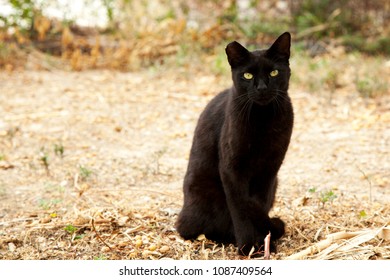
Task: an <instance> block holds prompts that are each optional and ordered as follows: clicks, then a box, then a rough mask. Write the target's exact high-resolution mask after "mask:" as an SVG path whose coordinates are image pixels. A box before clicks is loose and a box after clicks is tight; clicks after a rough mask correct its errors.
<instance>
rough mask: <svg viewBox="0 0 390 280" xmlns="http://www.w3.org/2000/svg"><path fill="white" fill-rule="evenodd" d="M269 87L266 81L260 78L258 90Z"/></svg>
mask: <svg viewBox="0 0 390 280" xmlns="http://www.w3.org/2000/svg"><path fill="white" fill-rule="evenodd" d="M266 88H267V85H266V84H265V83H264V81H263V80H259V83H258V84H257V89H258V90H264V89H266Z"/></svg>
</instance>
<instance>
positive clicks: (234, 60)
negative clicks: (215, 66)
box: [225, 41, 250, 68]
mask: <svg viewBox="0 0 390 280" xmlns="http://www.w3.org/2000/svg"><path fill="white" fill-rule="evenodd" d="M225 51H226V54H227V57H228V61H229V64H230V66H231V67H232V68H236V67H239V66H242V65H243V64H245V63H247V61H248V60H249V58H250V53H249V51H248V50H247V49H246V48H244V47H243V46H242V45H241V44H240V43H238V42H236V41H234V42H231V43H229V44H228V45H227V47H226V49H225Z"/></svg>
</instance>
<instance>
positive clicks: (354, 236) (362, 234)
mask: <svg viewBox="0 0 390 280" xmlns="http://www.w3.org/2000/svg"><path fill="white" fill-rule="evenodd" d="M384 228H385V227H382V228H380V229H375V230H365V231H356V232H345V231H344V232H337V233H333V234H329V235H328V236H327V238H326V239H325V240H322V241H320V242H318V243H317V244H314V245H312V246H310V247H309V248H307V249H305V250H303V251H301V252H299V253H296V254H294V255H291V256H289V257H287V258H286V259H287V260H299V259H303V258H304V257H306V256H308V255H312V254H313V253H317V252H321V251H322V250H324V249H325V248H327V247H329V246H331V245H332V243H333V242H334V241H336V240H340V239H350V238H351V239H350V240H349V241H345V243H344V244H341V245H337V246H335V247H334V248H332V249H333V250H336V249H337V250H341V251H345V250H348V249H350V248H352V247H355V246H357V245H359V244H361V243H364V242H367V241H369V240H371V239H372V238H374V237H375V236H377V235H380V234H381V233H382V232H383V229H384Z"/></svg>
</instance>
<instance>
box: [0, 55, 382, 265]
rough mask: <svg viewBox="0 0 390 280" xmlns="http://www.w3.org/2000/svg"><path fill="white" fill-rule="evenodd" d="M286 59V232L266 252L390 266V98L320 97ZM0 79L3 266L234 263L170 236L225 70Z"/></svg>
mask: <svg viewBox="0 0 390 280" xmlns="http://www.w3.org/2000/svg"><path fill="white" fill-rule="evenodd" d="M292 64H293V66H294V67H295V68H293V69H295V73H297V74H296V75H300V77H301V78H300V79H299V80H293V84H292V87H291V96H292V98H293V100H294V105H295V112H296V123H295V130H294V134H293V139H292V143H291V146H290V149H289V152H288V155H287V158H286V161H285V164H284V165H283V167H282V170H281V172H280V187H279V190H278V194H277V201H276V203H275V206H274V209H273V210H272V214H273V215H276V216H280V217H282V219H283V220H285V221H286V224H287V232H286V235H285V236H284V237H283V238H282V239H281V240H280V241H279V242H278V252H277V253H276V254H271V257H270V258H271V259H289V258H303V259H389V258H390V255H389V252H390V240H389V236H388V235H389V228H388V227H389V222H390V205H389V195H390V194H389V187H390V173H389V170H390V166H389V160H388V159H389V156H390V154H389V152H390V151H389V149H388V147H389V143H390V134H389V129H390V127H389V123H390V122H389V121H390V115H389V107H388V104H389V102H388V101H389V100H388V95H383V94H382V95H383V96H382V97H378V99H376V100H374V99H364V98H362V96H361V95H360V94H359V93H358V92H357V90H356V88H355V87H354V86H353V83H348V84H346V85H343V86H342V87H337V88H335V89H334V94H333V95H332V98H329V96H328V95H326V94H321V95H318V94H317V95H316V94H313V93H312V92H310V87H307V84H305V85H300V84H299V83H300V82H302V81H303V80H304V79H306V78H307V77H306V76H302V75H301V73H303V70H302V69H303V68H299V67H300V66H299V65H298V64H299V63H298V61H296V60H294V61H293V63H292ZM381 65H382V64H381ZM302 67H304V66H302ZM380 67H383V68H381V69H382V73H383V72H384V73H386V71H387V72H388V71H389V68H386V67H385V66H384V65H382V66H380ZM386 77H389V76H388V75H387V76H386ZM0 80H1V82H0V85H1V92H2V94H1V97H0V104H1V107H0V115H2V116H3V118H2V119H1V120H0V202H1V204H0V205H1V206H0V218H1V220H0V258H1V259H163V258H170V259H238V258H239V257H238V256H237V254H236V248H235V247H234V246H233V245H229V246H221V245H218V244H214V243H213V242H211V241H209V240H206V239H204V238H203V237H200V238H199V240H197V241H194V242H190V241H184V240H182V239H181V238H180V237H179V236H178V234H177V233H176V231H175V229H174V222H175V220H176V216H177V213H178V211H179V210H180V207H181V205H182V191H181V184H182V178H183V174H184V172H185V168H186V164H187V159H188V152H189V148H190V144H191V140H192V133H193V129H194V126H195V124H196V120H197V118H198V115H199V113H200V112H201V110H202V109H203V107H204V105H205V104H206V103H207V101H208V100H209V99H210V98H212V96H213V95H214V94H215V93H216V92H218V91H219V90H221V89H223V88H224V87H226V86H228V85H230V79H229V77H228V75H226V76H224V75H222V76H215V75H214V74H210V73H205V72H204V71H203V72H197V71H192V72H191V71H189V70H188V69H187V70H184V69H183V68H176V70H172V69H171V70H167V69H164V71H158V72H156V71H154V70H153V69H152V70H149V71H142V72H138V73H117V72H112V71H86V72H81V73H74V72H63V71H58V70H52V71H51V72H34V71H30V72H11V73H6V72H1V73H0ZM322 90H323V91H325V92H326V91H327V89H326V87H322ZM336 237H337V238H336Z"/></svg>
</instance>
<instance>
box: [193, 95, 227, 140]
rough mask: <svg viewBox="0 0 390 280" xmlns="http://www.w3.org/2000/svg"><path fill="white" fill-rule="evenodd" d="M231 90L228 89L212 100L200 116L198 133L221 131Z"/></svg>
mask: <svg viewBox="0 0 390 280" xmlns="http://www.w3.org/2000/svg"><path fill="white" fill-rule="evenodd" d="M230 90H231V89H226V90H224V91H222V92H220V93H219V94H218V95H216V96H215V97H214V98H213V99H211V100H210V102H209V103H208V104H207V106H206V107H205V108H204V110H203V112H202V114H201V115H200V117H199V120H198V125H197V129H196V133H201V132H203V131H204V132H208V133H213V132H215V133H216V132H219V131H220V129H221V127H222V124H223V122H224V119H225V109H226V103H227V100H228V96H229V92H230ZM218 134H219V133H218Z"/></svg>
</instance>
